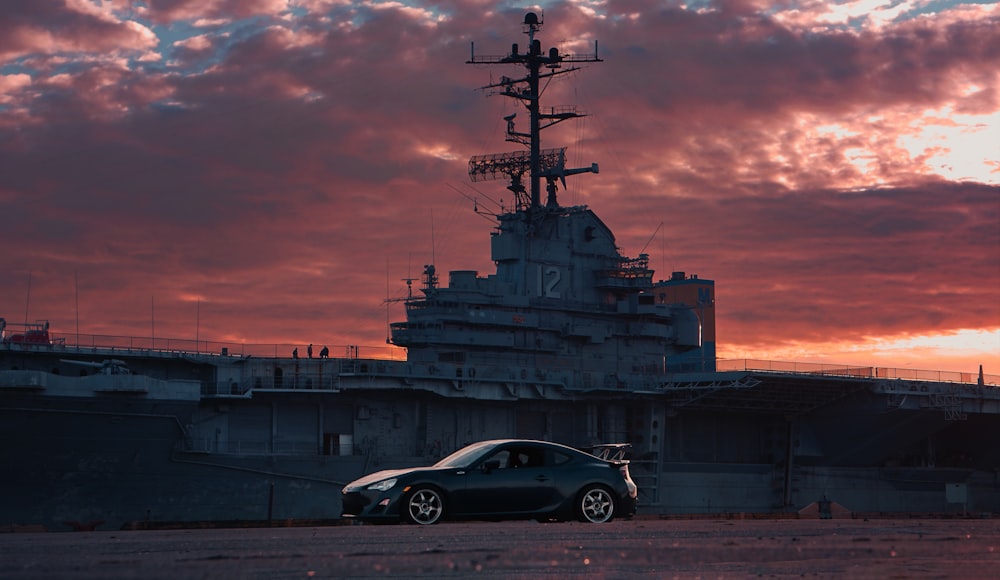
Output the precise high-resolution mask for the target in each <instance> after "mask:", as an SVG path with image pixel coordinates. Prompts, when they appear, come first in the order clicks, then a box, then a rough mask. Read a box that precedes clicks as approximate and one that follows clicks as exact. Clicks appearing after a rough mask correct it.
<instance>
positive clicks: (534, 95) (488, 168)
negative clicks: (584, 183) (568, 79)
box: [467, 12, 602, 209]
mask: <svg viewBox="0 0 1000 580" xmlns="http://www.w3.org/2000/svg"><path fill="white" fill-rule="evenodd" d="M523 24H524V26H523V32H524V33H525V34H527V35H528V50H527V52H521V51H520V49H519V47H518V46H517V43H515V44H513V45H512V46H511V50H510V53H509V54H507V55H504V56H476V54H475V45H473V50H472V54H471V56H470V58H469V60H468V61H467V64H520V65H523V66H524V67H525V68H526V69H527V70H528V73H527V75H526V76H523V77H521V78H510V77H507V76H501V77H500V81H499V82H496V83H491V84H489V85H486V86H484V87H481V88H482V89H484V90H486V89H494V90H495V92H497V93H499V94H500V95H502V96H505V97H511V98H513V99H516V100H519V101H521V103H522V104H523V105H524V106H525V108H527V110H528V117H529V129H528V132H527V133H524V132H519V131H517V130H516V129H515V123H514V119H515V117H516V116H517V114H516V113H515V114H512V115H508V116H506V117H504V120H505V121H507V141H511V142H514V143H520V144H522V145H526V146H528V151H527V152H525V151H515V152H511V153H494V154H490V155H477V156H475V157H472V158H471V159H469V177H470V178H471V179H472V181H485V180H488V179H500V178H501V176H506V177H507V178H509V179H510V185H508V186H507V189H510V190H511V191H512V192H514V196H515V199H516V200H517V208H516V209H529V208H530V209H535V208H539V207H541V206H542V201H541V197H542V196H541V180H542V178H545V179H546V181H547V186H546V191H547V192H548V198H547V200H546V206H548V207H558V205H559V203H558V201H557V200H556V181H557V180H558V181H561V182H562V184H563V187H564V188H565V187H566V176H568V175H576V174H579V173H597V172H598V166H597V164H596V163H594V164H592V165H591V166H590V167H583V168H573V169H567V168H566V148H565V147H563V148H560V149H544V150H543V149H542V148H541V131H542V129H547V128H549V127H551V126H553V125H555V124H557V123H561V122H563V121H566V120H568V119H575V118H577V117H585V116H586V115H585V114H583V113H580V112H577V110H576V107H550V108H548V109H547V110H546V109H543V108H542V106H541V103H540V100H541V92H540V90H539V81H540V80H541V79H549V78H552V77H555V76H559V75H563V74H566V73H570V72H573V71H576V70H579V69H580V67H577V66H570V67H569V68H563V64H564V63H583V62H602V60H601V59H600V58H598V57H597V42H596V41H595V42H594V54H589V55H574V54H560V53H559V50H558V49H556V48H550V49H549V50H548V52H544V53H543V52H542V45H541V42H540V41H538V40H536V39H535V33H536V32H538V31H539V30H540V29H541V27H542V20H541V19H539V17H538V15H537V14H535V13H534V12H528V13H527V14H525V15H524V23H523ZM543 69H545V70H544V72H543ZM525 173H527V174H528V179H529V182H530V192H529V191H527V190H526V189H525V186H524V183H523V178H524V174H525Z"/></svg>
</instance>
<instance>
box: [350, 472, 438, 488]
mask: <svg viewBox="0 0 1000 580" xmlns="http://www.w3.org/2000/svg"><path fill="white" fill-rule="evenodd" d="M431 470H432V468H430V467H411V468H408V469H385V470H383V471H376V472H375V473H369V474H368V475H365V476H363V477H360V478H358V479H355V480H354V481H352V482H351V483H348V484H347V485H346V486H344V489H356V488H359V487H364V486H366V485H371V484H373V483H376V482H379V481H382V480H384V479H391V478H393V477H400V476H402V475H407V474H409V473H417V472H420V471H431Z"/></svg>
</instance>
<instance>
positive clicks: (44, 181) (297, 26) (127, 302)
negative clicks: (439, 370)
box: [0, 0, 1000, 374]
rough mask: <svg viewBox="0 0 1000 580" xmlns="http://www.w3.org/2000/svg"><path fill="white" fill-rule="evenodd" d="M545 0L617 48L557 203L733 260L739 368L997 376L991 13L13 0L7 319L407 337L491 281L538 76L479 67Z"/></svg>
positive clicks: (556, 96) (349, 340)
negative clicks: (423, 292)
mask: <svg viewBox="0 0 1000 580" xmlns="http://www.w3.org/2000/svg"><path fill="white" fill-rule="evenodd" d="M529 9H530V10H535V11H538V12H539V13H540V14H541V13H542V12H544V22H545V23H544V26H543V28H542V30H541V32H540V33H539V36H538V38H539V39H540V40H541V42H542V47H543V49H544V50H547V49H548V48H549V47H557V48H558V49H559V50H560V52H562V53H578V54H583V53H589V52H592V51H593V49H594V41H595V40H596V41H598V42H599V53H600V57H601V58H602V59H603V60H604V62H601V63H595V64H588V65H585V69H584V70H582V71H580V72H577V73H573V74H571V75H566V76H565V79H564V80H562V81H561V82H559V83H553V84H552V85H551V86H550V87H549V88H548V90H547V91H546V93H545V101H544V104H548V105H569V104H576V105H579V107H580V109H581V110H582V111H584V112H586V113H588V114H589V116H587V117H585V118H583V119H581V120H580V121H577V122H575V123H564V124H563V125H560V126H559V127H558V128H556V129H553V130H551V131H547V132H545V133H544V134H543V137H544V139H545V141H544V143H543V146H546V147H560V146H566V147H568V148H569V149H568V156H569V160H570V163H571V164H572V166H574V167H580V166H584V167H586V166H589V165H590V164H591V163H594V162H596V163H599V164H600V173H599V174H597V175H582V176H577V177H574V178H571V179H570V182H569V189H568V191H561V192H560V201H561V202H562V204H563V205H578V204H586V205H588V206H590V208H591V209H593V210H594V211H595V212H596V213H597V215H598V216H600V217H601V219H602V220H603V221H604V222H605V223H606V224H607V225H608V226H609V227H610V228H611V229H612V230H613V231H614V232H615V235H616V239H617V242H618V245H619V247H620V248H621V251H622V253H623V254H625V255H626V256H632V257H634V256H636V255H637V254H639V253H640V251H642V250H643V248H645V251H646V253H648V254H649V255H650V264H651V265H652V266H653V267H654V268H656V270H657V274H656V278H657V279H660V278H667V277H669V275H670V272H671V271H674V270H678V271H684V272H687V273H689V274H697V275H698V276H699V277H701V278H709V279H713V280H715V283H716V305H717V321H718V322H717V331H718V332H717V334H718V341H719V345H718V350H719V356H720V358H756V359H769V360H780V361H802V362H829V363H849V364H859V365H873V366H889V367H901V368H913V369H937V370H953V371H964V372H975V371H977V370H978V366H979V365H980V364H982V365H984V368H985V372H986V373H993V374H997V373H1000V6H998V5H997V4H996V3H994V2H983V3H975V2H969V3H962V2H953V1H933V0H912V1H883V0H858V1H853V2H832V1H818V0H803V1H796V0H783V1H780V2H771V1H752V0H747V1H740V0H733V1H718V2H711V1H707V2H702V1H690V2H686V3H681V2H672V1H651V0H624V1H610V2H603V1H594V2H590V1H585V0H579V1H569V2H545V3H543V4H541V5H534V6H532V5H524V4H517V3H511V4H507V3H500V2H487V1H483V0H447V1H443V2H422V1H417V2H410V1H385V2H374V1H373V2H346V1H342V0H108V1H101V0H3V2H2V3H0V218H2V228H3V230H2V240H3V242H2V244H3V249H2V250H0V317H4V318H6V319H7V321H8V322H15V323H19V322H24V321H25V319H27V320H29V321H34V320H36V319H48V320H50V321H51V324H52V330H53V332H57V333H63V334H70V333H73V332H75V331H76V328H77V320H79V332H81V333H87V334H112V335H136V336H149V335H150V334H151V333H153V332H155V334H156V335H157V336H164V337H177V338H192V339H193V338H195V336H196V335H197V336H198V337H200V339H202V340H214V341H226V342H244V343H255V344H258V343H267V344H270V343H282V344H293V343H296V344H305V343H310V342H311V343H316V344H318V345H321V344H327V345H329V346H330V348H331V351H332V354H334V355H338V354H341V352H342V350H343V349H344V347H345V345H348V344H353V345H360V346H361V347H362V348H368V347H369V346H370V347H371V348H370V349H368V350H366V351H363V352H365V353H369V354H373V355H376V354H378V355H381V354H384V351H386V349H385V339H386V335H387V324H386V321H387V319H389V320H392V321H398V320H402V319H403V310H402V303H401V302H398V301H396V302H389V303H388V308H387V303H386V302H385V300H386V298H387V297H388V298H401V297H403V296H405V295H406V285H405V283H404V282H403V281H402V280H403V279H404V278H407V277H419V275H420V273H421V270H422V268H423V265H424V264H429V263H431V262H433V263H435V264H436V266H437V269H438V271H439V272H441V273H445V272H447V271H449V270H478V271H479V273H480V274H481V275H485V274H487V273H490V272H492V271H493V264H492V263H491V262H490V245H489V233H490V230H491V227H492V225H491V222H490V221H489V220H487V219H484V218H483V217H482V216H480V215H478V214H477V213H475V212H474V202H473V201H472V199H475V200H476V203H477V204H478V205H479V207H480V208H481V209H493V208H495V206H494V205H492V201H491V200H496V201H499V200H501V199H502V200H504V203H507V204H508V205H509V203H510V199H509V198H510V194H509V192H508V191H506V190H505V189H504V187H503V185H504V184H503V182H486V183H475V184H471V183H470V180H469V178H468V175H467V162H468V158H469V157H470V156H473V155H479V154H484V153H492V152H503V151H512V150H515V149H516V147H517V146H516V145H514V144H511V143H506V142H505V141H504V131H505V129H506V125H505V123H504V122H503V117H504V116H505V115H508V114H510V113H512V112H518V110H519V109H517V108H516V103H514V102H512V101H511V100H510V99H505V98H503V97H500V96H492V97H488V96H487V95H485V94H484V93H483V91H480V90H477V88H478V87H481V86H483V85H486V84H488V83H490V82H491V80H496V79H498V78H499V76H500V75H508V76H515V75H517V74H519V73H520V72H521V70H520V69H517V68H515V67H511V66H493V67H487V66H480V65H476V66H471V65H467V64H465V61H466V60H468V58H469V55H470V42H473V41H474V42H475V47H476V54H477V55H479V54H483V55H485V54H498V55H499V54H504V53H506V52H507V51H509V49H510V45H511V43H513V42H517V43H519V44H520V45H521V46H525V45H526V44H527V40H526V37H525V35H523V34H522V32H521V25H520V23H521V21H522V19H523V16H524V13H525V12H526V11H528V10H529ZM522 117H524V115H522ZM519 118H521V117H519ZM661 224H662V226H661ZM444 278H446V277H443V279H444Z"/></svg>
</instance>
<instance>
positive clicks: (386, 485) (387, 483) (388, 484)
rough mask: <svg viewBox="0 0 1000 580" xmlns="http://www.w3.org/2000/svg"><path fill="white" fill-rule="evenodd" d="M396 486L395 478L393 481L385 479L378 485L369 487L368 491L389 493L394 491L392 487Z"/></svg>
mask: <svg viewBox="0 0 1000 580" xmlns="http://www.w3.org/2000/svg"><path fill="white" fill-rule="evenodd" d="M394 485H396V479H395V478H393V479H385V480H382V481H380V482H378V483H373V484H371V485H369V486H368V489H371V490H373V491H387V490H389V489H392V486H394Z"/></svg>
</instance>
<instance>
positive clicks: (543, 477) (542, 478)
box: [535, 475, 549, 481]
mask: <svg viewBox="0 0 1000 580" xmlns="http://www.w3.org/2000/svg"><path fill="white" fill-rule="evenodd" d="M548 480H549V478H548V476H546V475H539V476H538V477H536V478H535V481H548Z"/></svg>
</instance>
